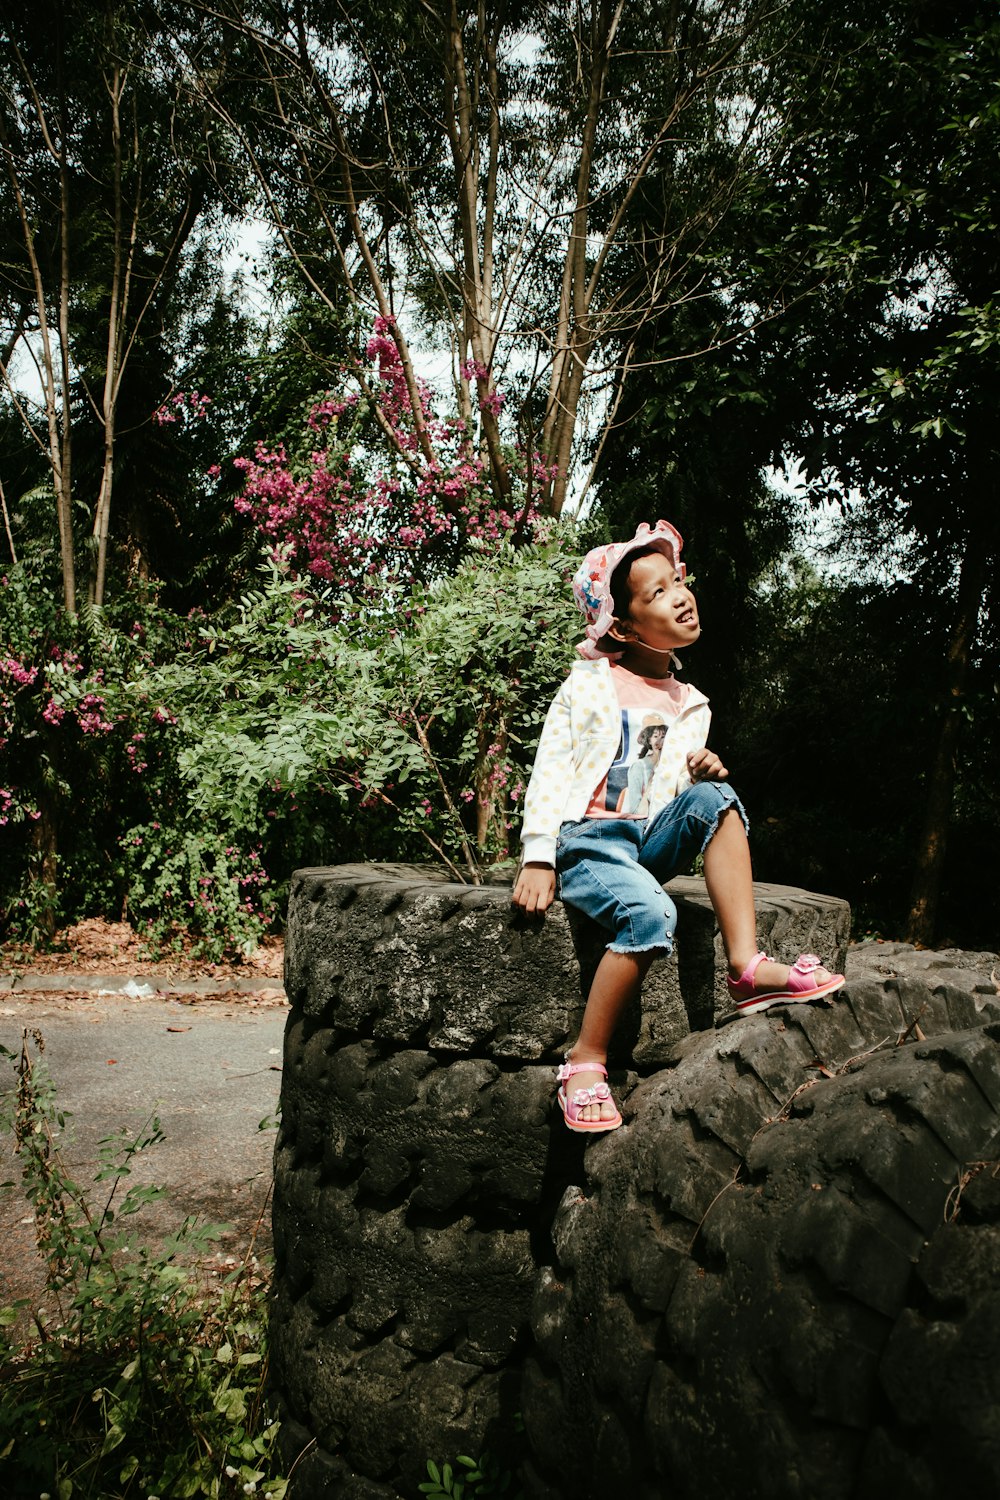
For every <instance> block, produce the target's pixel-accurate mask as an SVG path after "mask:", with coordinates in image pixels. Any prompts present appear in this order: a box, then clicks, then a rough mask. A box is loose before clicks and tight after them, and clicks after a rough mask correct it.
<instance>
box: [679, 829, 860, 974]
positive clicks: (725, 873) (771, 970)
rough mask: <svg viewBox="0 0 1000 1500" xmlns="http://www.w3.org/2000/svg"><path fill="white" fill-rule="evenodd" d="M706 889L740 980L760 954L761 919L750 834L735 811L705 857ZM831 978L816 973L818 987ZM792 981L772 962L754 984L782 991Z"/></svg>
mask: <svg viewBox="0 0 1000 1500" xmlns="http://www.w3.org/2000/svg"><path fill="white" fill-rule="evenodd" d="M704 862H705V885H706V886H707V887H708V894H709V898H710V900H711V902H712V905H713V907H714V908H715V915H716V919H717V921H718V923H719V931H720V933H721V934H722V943H723V946H724V948H725V950H726V959H727V961H728V963H729V973H730V975H731V976H732V978H733V979H739V977H740V975H741V974H742V973H743V971H744V969H745V968H746V966H747V964H748V963H749V962H750V960H751V959H752V958H753V956H754V954H755V953H757V951H758V949H757V917H756V913H755V911H754V904H753V871H752V870H751V867H750V846H749V844H748V843H747V836H746V830H745V829H744V827H743V822H742V820H741V818H740V815H739V813H738V812H737V811H736V809H735V808H733V807H730V808H727V809H726V811H725V812H724V813H723V814H722V817H721V818H720V819H719V826H718V828H717V829H716V831H715V834H714V835H713V837H712V839H711V840H710V841H709V844H708V847H707V848H706V849H705V853H704ZM829 978H830V974H829V972H828V971H827V970H826V969H817V970H816V982H817V984H823V983H825V981H826V980H827V979H829ZM787 981H788V965H787V964H775V963H771V962H770V961H768V962H767V963H763V964H761V965H760V966H759V968H758V969H757V972H756V974H755V976H754V983H755V985H756V987H757V988H758V989H760V990H780V989H782V988H783V987H784V985H785V984H786V983H787Z"/></svg>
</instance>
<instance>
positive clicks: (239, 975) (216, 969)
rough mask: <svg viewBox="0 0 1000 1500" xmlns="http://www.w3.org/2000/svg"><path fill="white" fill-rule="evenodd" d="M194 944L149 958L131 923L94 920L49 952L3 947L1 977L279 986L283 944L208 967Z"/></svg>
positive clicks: (66, 933) (64, 934)
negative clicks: (118, 977) (121, 977)
mask: <svg viewBox="0 0 1000 1500" xmlns="http://www.w3.org/2000/svg"><path fill="white" fill-rule="evenodd" d="M193 947H194V944H193V943H192V942H191V940H190V939H183V938H181V939H178V951H177V953H176V954H171V955H170V956H169V957H165V958H155V959H154V958H151V957H150V956H149V952H148V950H147V948H146V944H145V941H144V940H143V938H142V937H141V936H140V935H139V934H138V933H137V932H135V931H134V929H133V928H131V927H130V926H129V925H128V923H127V922H106V921H104V919H103V918H102V917H91V918H88V919H87V920H86V921H85V922H77V923H75V924H74V925H73V926H72V927H64V928H63V929H62V931H60V932H57V933H56V935H55V938H54V939H53V941H52V944H51V946H50V948H49V950H48V951H47V952H40V951H38V950H37V949H34V948H25V947H24V946H23V945H22V944H19V943H0V975H2V974H24V973H29V972H30V973H32V974H67V975H69V974H132V975H135V976H136V977H137V978H162V979H169V980H174V979H197V978H220V977H231V978H233V979H234V980H239V979H276V980H278V981H279V982H280V980H281V973H282V965H283V963H284V952H285V949H284V943H283V941H282V939H281V938H280V937H274V938H265V939H264V942H263V943H262V944H261V945H260V947H259V948H258V949H257V951H256V952H255V953H253V954H251V955H250V957H248V958H237V959H233V960H231V961H229V962H227V963H223V964H216V963H209V962H208V961H207V960H206V959H203V958H197V957H195V956H194V954H193V953H192V949H193Z"/></svg>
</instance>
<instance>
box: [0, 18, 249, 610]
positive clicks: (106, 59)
mask: <svg viewBox="0 0 1000 1500" xmlns="http://www.w3.org/2000/svg"><path fill="white" fill-rule="evenodd" d="M2 40H3V48H2V58H3V61H2V64H0V70H2V71H0V153H2V155H3V162H4V168H5V172H4V176H5V179H6V182H5V191H4V193H3V197H2V199H0V213H2V216H3V221H4V231H3V233H4V239H5V242H6V246H7V253H6V255H5V256H4V261H3V265H2V266H0V292H2V305H3V310H4V313H5V316H6V320H7V322H6V327H5V331H4V353H3V357H2V360H0V374H2V378H3V381H4V384H5V385H6V388H7V391H8V394H9V398H10V401H11V402H12V404H13V406H14V408H15V410H16V411H17V413H18V415H19V417H20V419H21V421H22V422H23V424H24V427H25V429H26V431H27V432H28V433H29V434H30V435H31V437H32V439H33V440H34V442H35V443H36V445H37V447H38V448H39V450H40V451H41V452H43V453H44V454H45V457H46V459H47V463H48V467H49V470H50V473H51V478H52V487H53V492H54V495H55V504H56V513H57V517H58V527H59V545H60V559H61V570H62V581H63V600H64V604H65V607H66V609H67V611H68V612H69V613H70V614H72V613H74V612H75V610H76V607H77V595H78V588H77V565H78V560H77V555H76V550H77V549H76V539H75V536H74V528H75V524H76V519H77V515H78V510H79V507H80V505H81V497H80V496H79V494H78V486H77V484H76V475H75V471H74V437H75V434H76V432H77V431H78V430H79V429H80V428H81V427H82V426H85V425H86V424H88V423H90V422H93V423H95V424H96V426H97V427H98V429H99V431H100V434H101V455H100V462H99V465H98V469H97V479H96V491H95V493H94V494H93V495H92V496H91V497H90V498H89V499H87V500H83V501H82V504H83V507H84V510H85V513H86V515H87V518H88V523H87V524H88V528H89V531H90V543H89V545H90V549H91V556H90V559H89V566H88V570H87V571H88V574H89V579H88V594H89V597H90V599H91V600H92V601H93V602H94V603H96V604H101V603H103V601H104V597H105V589H106V580H107V565H108V539H109V535H110V527H111V515H112V495H113V488H114V481H115V453H116V443H117V439H118V436H119V426H120V423H119V414H120V410H121V405H122V401H123V394H124V392H125V390H126V385H127V381H128V379H129V378H130V371H131V370H132V368H133V366H134V365H135V363H136V360H137V356H138V354H139V351H140V350H141V349H142V347H143V344H144V341H145V340H147V339H148V338H150V337H154V336H155V334H156V331H157V321H158V318H159V317H160V316H161V314H162V310H163V309H162V303H163V299H164V296H165V295H166V293H167V292H168V291H169V288H170V287H171V285H172V284H173V283H174V281H175V280H176V278H177V276H178V275H179V273H180V270H181V267H182V265H183V261H184V252H185V247H186V246H187V244H188V241H189V240H190V238H191V236H192V235H193V233H194V232H195V229H196V227H197V226H198V225H199V224H200V223H202V222H203V221H204V218H205V215H206V213H207V212H208V210H209V209H210V208H211V207H213V206H214V203H215V198H214V193H215V187H214V183H215V180H216V178H215V177H213V175H212V174H211V173H210V172H209V171H208V169H207V160H206V158H207V154H208V151H207V148H206V143H205V134H204V131H203V128H202V122H201V121H200V120H197V119H195V117H194V116H193V115H192V113H191V110H190V101H189V100H188V99H187V96H186V95H184V94H183V93H182V91H181V87H180V83H181V67H180V62H179V59H178V58H177V56H176V55H175V53H174V51H173V49H172V47H171V46H169V45H168V44H167V43H166V41H165V38H164V34H163V31H162V26H160V27H159V28H154V32H153V34H152V35H150V33H149V32H148V31H146V30H143V31H140V30H139V29H137V27H136V25H135V20H134V18H133V14H132V11H131V8H129V7H125V6H121V5H117V4H113V3H100V0H43V3H42V5H41V6H40V7H39V6H36V7H35V8H34V9H33V10H32V12H31V13H30V15H29V14H28V13H26V12H25V13H22V14H20V15H14V14H13V13H12V11H11V10H10V9H8V11H7V13H6V17H5V22H4V33H3V38H2ZM182 105H183V107H182ZM220 171H221V172H224V164H220V163H219V162H218V160H217V161H216V176H217V175H218V173H219V172H220ZM229 175H230V177H231V174H229ZM15 350H19V351H20V355H21V359H22V360H24V361H27V363H28V365H29V368H31V369H33V371H34V374H35V376H36V378H37V386H38V388H39V391H40V395H39V397H38V399H37V400H36V399H35V396H34V395H33V394H32V391H31V388H30V387H31V382H30V381H29V382H27V384H25V383H24V382H22V381H21V380H19V378H18V373H17V370H16V368H15V367H14V366H13V364H12V358H13V355H14V352H15ZM168 389H169V385H167V386H166V387H165V388H164V389H162V390H161V391H160V393H159V397H158V399H157V400H156V401H155V402H154V403H153V405H151V407H150V410H149V411H148V412H147V413H145V414H143V417H140V418H139V420H148V419H149V418H150V417H151V416H152V412H153V410H154V409H155V407H157V406H159V404H160V401H161V400H162V398H163V396H164V395H166V394H167V391H168Z"/></svg>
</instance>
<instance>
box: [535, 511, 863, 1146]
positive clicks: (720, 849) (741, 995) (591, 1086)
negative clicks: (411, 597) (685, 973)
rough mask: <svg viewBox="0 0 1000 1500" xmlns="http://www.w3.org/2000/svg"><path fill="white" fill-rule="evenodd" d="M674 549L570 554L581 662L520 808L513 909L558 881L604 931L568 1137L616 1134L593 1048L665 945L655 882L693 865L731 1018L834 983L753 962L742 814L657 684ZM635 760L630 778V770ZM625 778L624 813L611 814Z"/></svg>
mask: <svg viewBox="0 0 1000 1500" xmlns="http://www.w3.org/2000/svg"><path fill="white" fill-rule="evenodd" d="M682 546H683V541H682V539H681V537H680V534H679V533H678V532H677V531H676V530H675V529H674V527H673V526H671V525H670V524H669V523H668V522H666V521H657V523H656V525H655V526H653V527H652V528H650V527H649V526H647V525H646V524H645V523H643V525H641V526H640V527H639V530H638V531H637V532H636V534H635V536H634V537H633V538H632V539H631V541H628V542H619V543H615V544H612V545H611V546H607V547H595V548H594V550H593V551H592V552H588V554H587V556H586V557H585V558H584V560H583V564H582V566H581V567H580V570H579V572H578V573H577V574H576V577H575V578H574V580H573V592H574V595H575V597H576V601H577V603H578V604H579V606H580V608H581V610H582V611H583V613H584V615H585V616H586V619H587V628H586V640H584V641H583V642H582V643H581V644H580V645H579V646H578V647H577V650H578V651H579V653H580V655H581V656H582V657H583V658H584V660H583V661H581V662H577V664H576V666H574V667H573V668H572V670H571V672H570V675H569V677H568V678H567V679H566V681H565V682H564V683H563V685H562V687H561V688H560V689H559V692H558V693H557V694H556V696H555V699H554V700H553V703H552V706H551V708H550V709H549V712H548V716H547V718H546V720H545V726H544V728H543V730H542V736H541V739H540V741H539V744H538V751H537V754H536V756H535V765H534V769H533V771H532V773H531V782H530V785H529V787H528V793H527V797H526V799H525V807H524V828H523V832H522V835H521V839H522V845H523V862H522V865H521V870H520V873H519V874H518V878H517V881H516V884H515V886H514V896H513V899H514V903H515V905H516V906H518V907H519V908H520V909H521V910H522V911H523V912H526V913H529V914H531V913H536V914H539V915H541V914H542V913H543V912H545V911H546V910H547V909H548V907H549V906H551V904H552V901H553V900H554V898H555V894H556V884H557V879H558V886H559V894H560V896H561V898H562V900H563V901H565V902H566V903H567V904H569V905H570V906H575V907H577V908H578V909H579V910H580V911H582V912H585V913H586V914H587V915H588V916H590V917H593V918H594V919H595V921H597V922H599V923H600V924H601V926H603V927H605V928H607V929H608V930H609V932H610V934H611V938H610V941H609V943H608V946H607V949H606V951H605V953H604V957H603V958H602V959H601V962H600V963H599V964H598V966H597V971H596V973H595V975H594V981H593V984H592V985H591V988H590V994H589V996H588V998H587V1005H586V1009H585V1011H584V1016H583V1025H582V1027H581V1029H580V1035H579V1037H578V1038H577V1040H576V1041H575V1043H574V1044H573V1046H572V1047H571V1048H570V1050H569V1052H567V1054H566V1060H565V1062H564V1063H563V1065H562V1067H561V1068H560V1069H559V1071H558V1074H557V1077H558V1081H559V1084H560V1087H559V1091H558V1095H557V1098H558V1101H559V1107H560V1108H561V1110H562V1112H563V1115H564V1117H565V1120H566V1124H567V1125H568V1126H569V1128H570V1129H571V1130H581V1131H601V1130H614V1129H615V1128H616V1127H617V1126H619V1125H620V1124H621V1123H622V1117H621V1115H620V1114H619V1112H618V1109H617V1107H616V1105H615V1103H614V1100H613V1099H612V1097H611V1091H610V1089H609V1088H608V1085H607V1083H606V1081H605V1080H606V1079H607V1067H606V1062H607V1055H608V1044H609V1042H610V1040H611V1036H612V1033H613V1031H614V1029H615V1025H616V1024H617V1022H618V1019H619V1017H620V1016H621V1014H622V1011H623V1010H624V1009H625V1007H626V1006H627V1005H628V1003H629V1001H630V1000H632V999H633V997H634V996H635V995H636V994H637V993H638V991H639V989H640V987H641V985H642V981H643V978H644V977H645V974H646V971H647V969H648V968H649V966H650V964H651V963H652V961H653V959H654V958H656V957H657V955H659V954H666V953H669V952H670V950H671V948H672V947H673V933H674V928H675V926H676V921H677V912H676V908H675V907H674V904H673V902H672V901H671V900H670V897H669V896H668V895H667V893H666V891H664V890H663V882H664V881H667V880H669V879H670V878H671V876H673V875H676V874H678V873H679V872H680V871H682V870H684V869H685V868H686V867H687V866H688V865H689V864H690V863H691V861H692V859H693V858H694V857H695V855H696V854H699V853H701V854H702V855H703V857H704V869H705V884H706V886H707V888H708V894H709V896H710V898H711V901H712V905H713V907H714V909H715V915H716V919H717V921H718V924H719V931H720V932H721V934H722V942H723V945H724V947H725V950H726V959H727V961H728V964H729V976H728V984H729V992H730V994H731V996H732V998H733V1001H734V1003H735V1006H736V1009H737V1010H738V1011H740V1012H742V1013H743V1014H744V1015H750V1014H752V1013H753V1012H755V1011H761V1010H766V1009H767V1008H768V1006H770V1005H774V1004H776V1003H778V1002H782V1003H787V1002H789V1001H793V1000H812V999H814V998H815V997H816V996H818V995H827V994H830V993H831V991H833V990H836V989H839V988H840V986H841V985H842V984H843V983H844V977H843V975H842V974H831V973H829V972H828V971H827V970H826V969H824V968H823V967H822V965H821V963H820V960H819V959H818V958H816V957H815V956H814V955H813V954H808V953H807V954H802V955H801V956H800V957H799V958H798V959H797V960H796V961H795V963H794V964H792V965H791V967H788V966H787V965H785V964H778V963H773V962H772V961H771V959H770V958H768V956H767V954H766V953H760V952H758V951H757V934H756V921H755V913H754V902H753V888H752V879H753V877H752V874H751V869H750V851H749V847H748V845H747V835H746V830H747V818H746V813H745V812H744V810H743V804H742V803H741V802H740V799H739V798H738V797H737V795H736V793H735V792H734V791H733V790H732V788H731V787H729V786H727V785H726V784H725V782H726V778H727V776H728V774H729V773H728V772H727V770H726V768H725V766H724V765H723V764H722V762H721V760H720V759H719V757H718V756H717V755H716V754H715V753H714V751H712V750H709V749H708V748H707V747H706V740H707V738H708V726H709V723H710V720H711V714H710V712H709V708H708V699H707V698H706V697H705V696H704V695H703V694H702V693H699V692H698V690H697V688H694V687H691V686H690V685H689V684H686V683H680V682H678V681H677V679H676V678H675V677H674V676H673V675H672V672H671V666H672V665H673V663H674V662H675V657H674V652H675V651H676V650H679V649H680V648H681V647H683V646H690V645H691V644H693V642H695V641H696V640H697V639H698V637H699V635H700V634H701V625H700V623H699V620H698V607H697V605H696V603H695V599H694V595H693V594H692V593H691V590H690V589H689V588H688V587H687V585H686V584H685V582H684V578H685V568H684V565H683V564H682V563H681V560H680V556H681V548H682ZM654 716H655V717H654ZM654 723H656V724H661V723H663V724H665V725H666V733H665V735H663V736H658V738H659V741H660V744H659V749H658V753H657V754H656V757H655V764H654V765H652V766H650V764H649V762H650V759H651V757H650V755H649V746H650V734H649V729H650V728H651V727H652V725H653V724H654ZM636 764H640V765H641V770H640V771H639V772H638V773H634V774H633V773H632V767H633V766H635V765H636ZM637 779H639V781H640V784H641V785H643V795H642V798H641V801H640V802H639V803H638V804H637V805H638V807H639V808H640V811H638V812H637V813H634V814H631V815H627V814H626V813H625V809H627V808H628V807H630V806H631V805H633V803H634V798H633V799H630V797H629V787H630V784H631V786H632V788H633V791H634V788H635V786H636V781H637ZM571 1079H573V1080H575V1085H574V1087H572V1088H571V1089H567V1088H566V1085H567V1084H568V1083H569V1081H570V1080H571Z"/></svg>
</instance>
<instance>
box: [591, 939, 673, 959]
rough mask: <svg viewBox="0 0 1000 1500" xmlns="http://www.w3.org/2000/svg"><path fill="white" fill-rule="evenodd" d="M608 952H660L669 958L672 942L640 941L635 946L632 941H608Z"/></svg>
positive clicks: (671, 951)
mask: <svg viewBox="0 0 1000 1500" xmlns="http://www.w3.org/2000/svg"><path fill="white" fill-rule="evenodd" d="M606 946H607V951H608V952H609V953H662V954H663V956H664V958H669V957H670V955H671V953H673V951H674V945H673V942H672V941H671V942H668V943H641V944H639V945H638V946H636V945H635V944H633V943H608V944H607V945H606Z"/></svg>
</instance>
